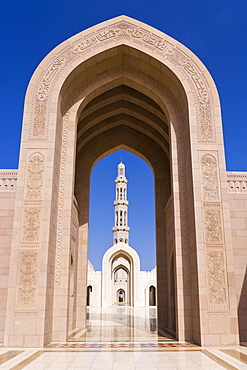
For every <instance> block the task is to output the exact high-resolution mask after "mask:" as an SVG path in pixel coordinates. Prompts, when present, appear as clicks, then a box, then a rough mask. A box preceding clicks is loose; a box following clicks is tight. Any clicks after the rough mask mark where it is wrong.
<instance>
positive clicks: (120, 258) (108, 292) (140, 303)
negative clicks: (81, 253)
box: [87, 161, 156, 307]
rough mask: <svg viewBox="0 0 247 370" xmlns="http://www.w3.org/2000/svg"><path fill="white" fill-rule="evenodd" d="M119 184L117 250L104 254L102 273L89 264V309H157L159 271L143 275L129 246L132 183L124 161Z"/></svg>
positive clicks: (134, 253) (115, 243) (115, 246)
mask: <svg viewBox="0 0 247 370" xmlns="http://www.w3.org/2000/svg"><path fill="white" fill-rule="evenodd" d="M115 184H116V200H115V201H114V214H115V225H114V227H113V228H112V231H113V246H112V247H111V248H109V249H108V250H107V251H106V252H105V254H104V257H103V260H102V271H95V269H94V267H93V265H92V264H91V263H90V261H88V280H87V281H88V282H87V306H93V307H111V306H114V305H125V306H134V307H147V306H155V305H156V298H155V296H156V267H155V268H154V269H153V270H152V271H140V258H139V255H138V253H137V252H136V251H135V250H134V249H133V248H132V247H130V246H129V232H130V228H129V227H128V206H129V202H128V200H127V184H128V181H127V179H126V177H125V165H124V164H123V163H122V161H121V163H119V165H118V176H117V178H116V180H115Z"/></svg>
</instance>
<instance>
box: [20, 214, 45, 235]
mask: <svg viewBox="0 0 247 370" xmlns="http://www.w3.org/2000/svg"><path fill="white" fill-rule="evenodd" d="M40 212H41V210H40V209H39V208H27V209H25V210H24V221H23V235H22V239H23V241H26V242H33V241H37V240H38V239H39V228H40Z"/></svg>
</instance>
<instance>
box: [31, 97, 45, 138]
mask: <svg viewBox="0 0 247 370" xmlns="http://www.w3.org/2000/svg"><path fill="white" fill-rule="evenodd" d="M46 104H47V100H42V101H39V100H38V99H36V104H35V109H34V125H33V133H32V134H33V137H35V138H42V137H43V136H44V134H45V117H46Z"/></svg>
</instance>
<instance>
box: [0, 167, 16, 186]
mask: <svg viewBox="0 0 247 370" xmlns="http://www.w3.org/2000/svg"><path fill="white" fill-rule="evenodd" d="M17 176H18V171H17V170H0V191H15V189H16V181H17Z"/></svg>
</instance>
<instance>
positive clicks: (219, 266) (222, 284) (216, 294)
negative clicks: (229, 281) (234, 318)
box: [206, 250, 227, 309]
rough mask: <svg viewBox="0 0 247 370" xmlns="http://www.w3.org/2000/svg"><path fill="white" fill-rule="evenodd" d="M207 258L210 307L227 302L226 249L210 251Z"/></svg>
mask: <svg viewBox="0 0 247 370" xmlns="http://www.w3.org/2000/svg"><path fill="white" fill-rule="evenodd" d="M206 259H207V262H206V263H207V280H208V290H209V298H208V302H209V309H213V308H220V307H217V306H222V305H224V306H225V305H226V304H227V287H226V277H225V260H224V251H219V250H217V251H216V250H215V251H209V252H207V254H206Z"/></svg>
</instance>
